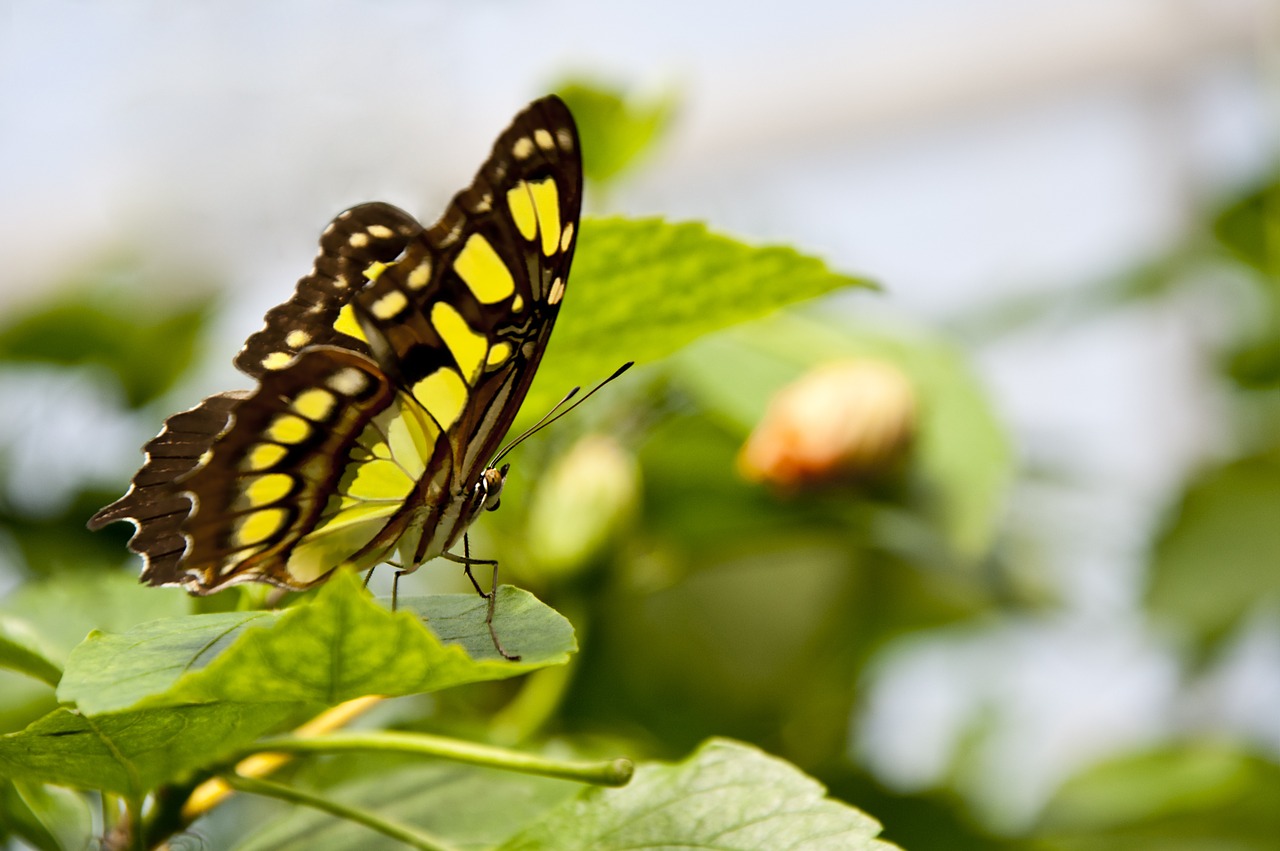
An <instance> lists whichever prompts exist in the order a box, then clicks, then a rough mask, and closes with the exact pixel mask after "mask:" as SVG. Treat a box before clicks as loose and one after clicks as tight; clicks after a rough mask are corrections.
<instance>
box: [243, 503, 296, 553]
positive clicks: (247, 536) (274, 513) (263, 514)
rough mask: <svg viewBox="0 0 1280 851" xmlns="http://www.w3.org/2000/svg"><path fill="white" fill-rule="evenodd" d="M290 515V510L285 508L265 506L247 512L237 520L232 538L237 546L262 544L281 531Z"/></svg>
mask: <svg viewBox="0 0 1280 851" xmlns="http://www.w3.org/2000/svg"><path fill="white" fill-rule="evenodd" d="M288 516H289V512H287V511H285V510H284V509H283V508H265V509H263V510H262V511H255V512H253V513H252V514H246V515H245V516H244V517H242V518H240V519H239V520H238V521H236V525H235V531H234V532H233V533H232V535H231V539H232V540H233V541H234V542H235V545H236V546H237V547H251V546H253V545H254V544H260V543H262V542H263V541H265V540H267V539H268V538H270V537H271V536H272V535H274V534H276V533H277V532H279V531H280V529H281V527H283V526H284V523H285V520H286V519H287V518H288Z"/></svg>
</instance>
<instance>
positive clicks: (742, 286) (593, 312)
mask: <svg viewBox="0 0 1280 851" xmlns="http://www.w3.org/2000/svg"><path fill="white" fill-rule="evenodd" d="M849 286H868V283H867V282H866V281H864V280H861V279H859V278H854V277H851V276H848V275H843V274H840V273H838V272H833V271H832V270H830V269H829V268H827V266H826V264H824V263H823V262H822V261H821V260H819V259H817V258H815V257H811V256H807V255H804V254H801V253H800V252H798V251H796V250H795V249H792V248H787V247H782V246H770V247H763V248H761V247H756V246H751V245H747V244H746V243H743V242H739V241H737V240H735V239H730V238H729V237H726V236H720V235H718V234H715V233H712V232H710V231H708V230H707V228H706V226H704V225H702V224H699V223H692V222H686V223H683V224H672V223H670V222H665V221H662V220H661V219H624V218H607V219H586V220H584V221H583V222H582V228H581V235H580V236H579V237H578V248H577V253H576V254H575V256H574V261H573V277H572V280H571V281H570V284H569V292H568V293H567V294H566V296H565V300H564V307H563V309H562V314H561V317H560V319H559V321H558V322H557V323H556V331H555V334H554V335H553V336H552V338H551V345H550V348H549V350H548V352H547V357H546V360H545V361H544V362H543V365H542V367H541V368H540V369H539V374H538V379H537V381H536V382H535V383H534V385H533V388H532V392H531V393H530V396H529V398H528V400H527V401H526V402H525V405H524V411H525V414H524V418H526V419H527V418H534V419H536V418H537V417H538V416H541V415H542V413H543V412H545V411H546V410H547V409H548V408H550V407H551V405H552V404H554V403H555V401H556V400H557V399H559V398H560V397H561V396H563V395H564V394H565V391H567V390H568V389H569V388H570V387H572V386H574V385H576V384H584V383H587V382H590V381H592V380H595V379H599V378H603V377H604V376H606V375H608V374H609V373H610V372H611V371H613V370H614V369H615V368H617V367H618V366H619V365H620V364H622V363H624V362H626V361H629V360H633V361H637V362H639V363H645V362H649V361H654V360H658V359H659V358H663V357H666V356H667V355H670V354H672V353H673V352H675V351H677V350H679V349H680V348H682V347H684V346H685V345H687V344H689V343H691V342H692V341H694V340H695V339H697V338H698V337H701V336H703V335H705V334H709V333H711V332H712V331H718V330H720V329H722V328H727V327H729V326H730V325H735V324H737V323H740V322H746V321H747V320H750V319H758V318H760V317H762V316H765V315H767V314H768V313H771V312H772V311H774V310H776V309H778V308H779V307H782V306H784V305H787V304H792V303H794V302H798V301H803V300H805V299H810V298H814V297H816V296H820V295H823V294H824V293H828V292H831V291H832V290H836V289H840V288H842V287H849Z"/></svg>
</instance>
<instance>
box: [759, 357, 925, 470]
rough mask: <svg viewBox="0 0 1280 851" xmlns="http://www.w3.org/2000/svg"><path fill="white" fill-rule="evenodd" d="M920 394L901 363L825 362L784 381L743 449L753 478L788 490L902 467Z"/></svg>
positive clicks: (866, 361)
mask: <svg viewBox="0 0 1280 851" xmlns="http://www.w3.org/2000/svg"><path fill="white" fill-rule="evenodd" d="M916 419H917V411H916V397H915V392H914V390H913V389H912V387H911V383H910V381H909V380H908V379H907V377H906V376H905V375H904V374H903V373H902V370H900V369H899V368H898V367H897V366H894V365H893V364H890V363H886V362H884V361H877V360H868V359H857V360H845V361H838V362H835V363H830V364H826V365H824V366H820V367H817V368H816V369H813V370H811V371H810V372H808V373H806V374H805V375H803V376H801V377H800V378H799V379H797V380H796V381H794V382H792V383H791V384H788V385H787V386H786V387H783V388H782V389H781V390H779V391H778V393H777V394H776V395H775V396H774V397H773V399H772V401H770V403H769V407H768V410H767V411H766V412H765V415H764V418H763V419H762V420H761V421H760V423H759V424H758V425H757V426H756V428H755V430H754V431H752V433H751V436H750V437H749V438H748V439H747V443H746V445H745V446H744V447H743V448H742V451H741V452H740V453H739V454H738V469H739V471H740V472H741V473H742V475H743V476H744V477H746V478H747V479H749V480H751V481H764V482H769V483H771V484H773V485H776V486H778V487H780V488H783V489H786V490H794V489H798V488H803V487H807V486H811V485H815V484H821V483H828V482H835V481H841V480H865V479H871V478H877V477H880V476H883V475H886V474H888V473H890V472H892V471H893V470H895V469H897V467H898V463H899V462H900V461H901V460H902V458H903V457H904V455H905V453H906V450H907V448H908V447H909V446H910V444H911V441H912V438H913V437H914V434H915V428H916Z"/></svg>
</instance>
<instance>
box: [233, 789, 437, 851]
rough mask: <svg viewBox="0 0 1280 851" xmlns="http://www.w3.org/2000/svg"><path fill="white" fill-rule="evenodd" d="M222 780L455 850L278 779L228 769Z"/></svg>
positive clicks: (426, 849)
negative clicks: (280, 781) (253, 775)
mask: <svg viewBox="0 0 1280 851" xmlns="http://www.w3.org/2000/svg"><path fill="white" fill-rule="evenodd" d="M222 780H223V782H224V783H226V784H227V785H228V786H230V787H231V788H233V789H236V790H239V791H241V792H248V793H250V794H253V795H264V796H266V797H269V798H279V799H280V800H282V801H289V802H290V803H294V804H302V805H303V806H306V807H312V808H314V809H317V810H322V811H323V812H326V813H329V814H330V815H335V816H337V817H339V818H343V819H346V820H347V821H353V822H356V823H357V824H362V825H364V826H365V827H367V828H369V829H371V830H376V831H378V832H379V833H381V834H384V835H386V836H390V837H391V838H392V839H395V840H398V841H400V842H403V843H405V844H406V845H409V846H411V847H413V848H419V849H422V851H453V849H452V848H451V847H450V846H448V845H446V844H444V843H443V842H441V841H439V840H438V839H436V838H435V837H433V836H430V835H428V834H426V833H423V832H422V831H419V830H416V829H414V828H412V827H409V826H408V825H406V824H401V823H400V822H397V821H392V820H390V819H385V818H382V817H381V816H378V815H374V814H373V813H371V812H369V811H368V810H362V809H359V808H357V807H349V806H347V805H346V804H342V803H339V802H337V801H334V800H332V799H330V798H325V797H322V796H320V795H316V794H313V793H311V792H304V791H303V790H301V789H298V788H295V787H293V786H286V785H285V784H283V783H276V782H274V781H272V780H259V779H254V778H250V777H241V776H240V775H238V774H234V773H227V774H224V775H222Z"/></svg>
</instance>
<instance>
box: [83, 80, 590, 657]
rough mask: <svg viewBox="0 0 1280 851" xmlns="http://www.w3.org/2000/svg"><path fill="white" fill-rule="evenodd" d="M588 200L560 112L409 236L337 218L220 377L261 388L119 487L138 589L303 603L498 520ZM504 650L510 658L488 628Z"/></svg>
mask: <svg viewBox="0 0 1280 851" xmlns="http://www.w3.org/2000/svg"><path fill="white" fill-rule="evenodd" d="M581 206H582V160H581V153H580V150H579V142H578V133H577V128H576V126H575V124H574V120H573V116H572V115H571V114H570V112H569V109H568V108H567V107H566V106H565V104H564V103H563V102H562V101H561V100H560V99H559V98H557V97H555V96H548V97H544V98H542V99H540V100H537V101H534V102H533V103H532V104H530V105H529V106H528V107H526V108H525V109H524V110H523V111H522V112H521V113H520V114H519V115H517V116H516V118H515V120H514V121H513V122H512V123H511V126H510V127H508V128H507V129H506V130H505V131H503V133H502V134H501V135H500V136H499V137H498V140H497V142H496V143H495V145H494V148H493V152H492V154H491V155H490V157H489V159H488V160H487V161H486V162H485V163H484V165H482V166H481V167H480V171H479V173H478V174H477V175H476V177H475V179H474V180H473V181H472V183H471V185H470V186H469V187H468V188H466V189H464V190H463V191H462V192H460V193H458V194H457V195H456V196H455V197H454V198H453V200H452V202H451V203H450V204H449V206H448V208H447V209H446V210H445V213H444V215H443V216H442V217H441V218H440V220H439V221H438V222H436V223H435V224H434V225H432V226H431V227H429V228H424V227H423V226H422V225H421V224H419V223H418V222H417V220H415V219H414V218H413V217H412V216H410V215H409V214H408V213H406V212H404V211H403V210H400V209H398V208H396V207H393V206H391V205H390V204H384V203H367V204H361V205H359V206H357V207H353V208H351V209H349V210H347V211H346V212H344V213H342V214H340V215H339V216H338V217H337V218H335V219H334V220H333V221H332V223H330V224H329V226H328V227H327V228H325V230H324V232H323V234H322V235H321V237H320V251H319V253H318V255H317V256H316V261H315V265H314V266H313V268H312V270H311V272H310V273H309V274H307V275H306V276H305V277H303V278H302V279H301V280H300V281H299V282H298V286H297V289H296V291H295V292H294V294H293V297H292V298H291V299H290V300H289V301H287V302H285V303H284V304H281V305H279V306H278V307H276V308H274V309H272V310H270V311H269V312H268V313H267V315H266V317H265V324H264V327H263V328H262V329H261V330H260V331H258V332H257V333H255V334H253V335H252V336H251V337H249V339H248V340H247V341H246V343H245V345H244V348H243V349H242V350H241V351H240V353H239V354H238V355H237V356H236V359H235V365H236V366H237V367H238V368H239V369H240V370H241V371H243V372H245V373H246V374H248V375H249V376H250V377H252V378H254V379H256V381H257V387H256V388H255V389H253V390H251V391H247V392H227V393H219V394H217V395H214V396H211V397H209V398H208V399H205V400H204V401H203V402H201V403H200V404H199V405H197V406H196V407H195V408H193V409H191V410H189V411H184V412H181V413H178V414H175V415H173V416H171V417H170V418H169V419H168V420H166V421H165V424H164V428H163V429H162V430H161V432H160V434H159V435H157V436H156V437H155V438H154V439H152V440H151V441H150V442H149V443H147V444H146V446H145V447H143V452H144V455H145V459H146V460H145V463H144V464H143V466H142V468H141V469H140V470H139V471H138V473H137V475H135V476H134V478H133V481H132V484H131V486H130V488H129V490H128V492H127V493H126V494H125V495H124V496H122V497H121V498H120V499H118V500H116V501H115V502H113V503H111V504H110V505H108V506H106V507H105V508H103V509H102V510H100V511H99V512H98V513H97V514H95V515H94V516H93V518H92V519H91V520H90V521H89V528H90V529H94V530H96V529H99V528H101V527H103V526H105V525H106V524H108V523H111V522H114V521H119V520H126V521H129V522H131V523H133V525H134V534H133V536H132V538H131V540H130V541H129V548H130V549H131V550H133V551H134V552H135V553H138V554H139V555H141V556H142V559H143V562H144V564H143V568H142V576H141V578H142V581H143V582H145V583H147V584H149V585H157V586H180V587H182V588H185V589H186V590H187V591H189V592H190V593H192V594H197V595H204V594H211V593H213V592H216V591H219V590H221V589H223V588H226V587H228V586H231V585H235V584H238V583H242V582H265V583H270V584H272V585H275V586H278V587H280V588H285V589H289V590H295V591H297V590H303V589H306V588H310V587H313V586H315V585H317V584H319V583H321V582H324V581H325V579H327V578H328V577H329V576H330V575H331V574H332V573H333V572H334V571H335V570H337V569H339V568H343V567H351V568H354V569H357V570H365V569H368V570H370V571H371V570H372V568H373V567H375V566H377V565H378V564H381V563H384V562H388V561H393V560H394V561H393V563H394V564H396V566H397V567H399V572H398V573H397V574H396V578H397V580H398V579H399V576H400V574H403V573H409V572H412V571H414V570H416V569H417V568H418V567H419V566H420V565H421V564H423V563H424V562H426V561H429V560H430V559H433V558H436V557H438V556H444V557H445V558H448V559H450V560H453V561H458V562H462V563H463V564H464V565H466V571H467V575H468V577H469V578H471V581H472V583H473V584H475V586H476V590H477V591H478V592H480V593H481V594H482V595H484V592H483V591H482V590H481V588H480V586H479V584H478V583H476V580H475V578H474V577H472V576H471V565H473V564H485V565H493V568H494V581H495V583H496V580H497V565H496V562H493V561H492V560H484V559H472V558H471V557H470V552H469V547H466V552H465V554H464V555H462V556H458V555H456V554H454V553H452V552H451V550H452V549H453V548H454V547H455V546H456V545H457V543H458V542H459V540H462V541H463V542H464V547H465V546H466V538H465V535H466V530H467V528H468V527H469V526H470V525H471V523H472V522H473V521H474V520H475V519H476V517H477V516H478V515H479V514H480V512H481V511H483V510H485V509H489V510H492V509H495V508H497V507H498V503H499V499H500V496H501V493H502V486H503V482H504V480H505V476H506V473H507V469H508V468H507V467H506V466H503V467H501V468H497V469H495V467H494V466H493V464H494V463H496V461H495V460H491V459H494V457H495V453H497V450H498V447H499V445H500V444H501V441H502V440H503V437H504V435H505V434H506V432H507V430H508V428H509V427H510V425H511V422H512V420H513V419H514V418H515V416H516V413H517V411H518V410H519V408H520V404H521V402H522V401H523V400H524V397H525V394H526V393H527V392H528V389H529V384H530V383H531V382H532V380H533V376H534V372H535V370H536V369H537V368H538V363H539V362H540V361H541V360H542V356H543V353H544V352H545V351H546V347H547V341H548V340H549V338H550V336H551V330H552V327H553V326H554V324H555V320H556V315H557V313H558V312H559V310H560V304H561V299H562V298H563V297H564V293H565V285H566V283H567V281H568V278H569V267H570V264H571V263H572V260H573V253H574V247H575V240H576V236H577V228H578V217H579V212H580V210H581ZM495 595H496V584H495V585H494V586H493V589H492V590H491V591H490V592H489V593H488V594H487V595H485V596H487V597H488V598H489V617H488V623H489V629H490V633H491V635H492V636H493V640H494V645H495V647H497V649H498V650H499V652H501V653H502V654H503V655H505V656H508V657H510V658H518V657H513V656H511V654H508V653H507V652H506V651H505V650H504V649H503V648H502V645H501V643H500V642H499V641H498V638H497V634H496V633H495V632H494V631H493V626H492V620H493V601H494V598H495Z"/></svg>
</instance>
